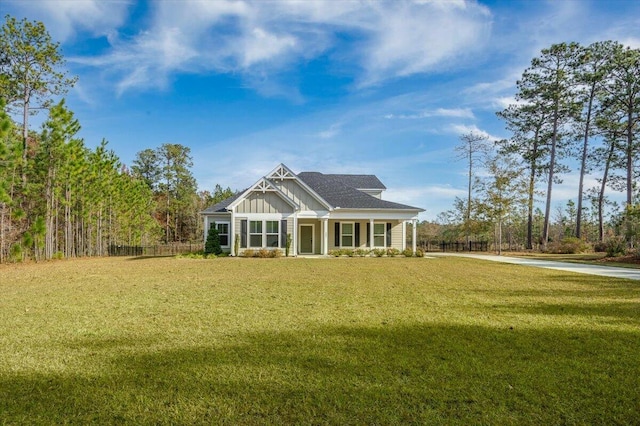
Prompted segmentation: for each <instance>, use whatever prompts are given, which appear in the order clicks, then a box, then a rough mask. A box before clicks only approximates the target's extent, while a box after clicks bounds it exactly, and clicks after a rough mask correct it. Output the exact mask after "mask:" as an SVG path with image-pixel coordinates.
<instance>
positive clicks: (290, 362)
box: [0, 258, 640, 425]
mask: <svg viewBox="0 0 640 426" xmlns="http://www.w3.org/2000/svg"><path fill="white" fill-rule="evenodd" d="M639 361H640V285H639V284H638V283H636V282H631V281H626V280H620V279H613V278H611V279H607V278H602V277H596V276H589V275H576V274H570V273H564V272H559V271H552V270H544V269H533V268H531V267H522V266H516V265H508V264H496V263H494V262H486V261H481V260H475V259H464V258H437V259H404V258H345V259H342V258H339V259H334V258H332V259H234V258H223V259H211V260H193V259H173V258H147V259H121V258H108V259H93V260H78V261H59V262H51V263H46V264H40V265H20V266H1V267H0V424H25V423H26V424H51V423H62V424H64V423H76V424H78V423H79V424H86V423H100V424H119V423H133V424H212V423H214V424H291V423H296V424H399V423H418V424H425V423H426V424H465V425H467V424H514V425H522V424H525V425H526V424H532V425H533V424H535V425H539V424H637V423H638V419H639V418H640V362H639Z"/></svg>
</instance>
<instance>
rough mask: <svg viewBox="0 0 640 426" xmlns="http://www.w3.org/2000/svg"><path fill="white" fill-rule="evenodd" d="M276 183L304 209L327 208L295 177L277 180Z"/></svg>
mask: <svg viewBox="0 0 640 426" xmlns="http://www.w3.org/2000/svg"><path fill="white" fill-rule="evenodd" d="M273 183H274V185H275V186H276V187H277V188H278V189H280V190H281V191H282V192H283V193H284V194H285V195H286V196H287V197H289V198H290V199H291V200H293V202H294V203H296V204H297V205H298V206H300V210H302V211H319V210H326V207H324V206H323V205H322V204H320V203H319V202H318V200H316V199H315V198H314V197H313V196H312V195H311V194H309V192H308V191H307V190H306V189H304V188H303V187H302V186H301V185H300V184H299V183H298V182H296V181H295V180H293V179H284V180H282V181H279V180H276V181H274V182H273Z"/></svg>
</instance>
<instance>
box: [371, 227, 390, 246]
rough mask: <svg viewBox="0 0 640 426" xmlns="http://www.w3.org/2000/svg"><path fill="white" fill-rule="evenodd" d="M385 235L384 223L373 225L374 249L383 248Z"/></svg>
mask: <svg viewBox="0 0 640 426" xmlns="http://www.w3.org/2000/svg"><path fill="white" fill-rule="evenodd" d="M386 235H387V229H386V225H385V224H384V223H374V224H373V246H374V247H385V246H386V244H385V238H386Z"/></svg>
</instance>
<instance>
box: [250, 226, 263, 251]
mask: <svg viewBox="0 0 640 426" xmlns="http://www.w3.org/2000/svg"><path fill="white" fill-rule="evenodd" d="M249 247H262V221H261V220H252V221H250V222H249Z"/></svg>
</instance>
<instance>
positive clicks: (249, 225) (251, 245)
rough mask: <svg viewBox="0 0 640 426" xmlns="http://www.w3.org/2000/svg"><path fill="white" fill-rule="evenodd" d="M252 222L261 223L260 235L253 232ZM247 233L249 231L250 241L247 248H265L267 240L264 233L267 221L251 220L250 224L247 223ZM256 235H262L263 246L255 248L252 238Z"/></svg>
mask: <svg viewBox="0 0 640 426" xmlns="http://www.w3.org/2000/svg"><path fill="white" fill-rule="evenodd" d="M251 222H259V223H260V233H257V232H251ZM247 228H248V229H247V231H248V237H249V238H248V240H249V241H247V247H248V248H264V246H265V243H266V241H265V238H264V233H265V229H264V228H265V221H264V220H251V219H249V221H248V223H247ZM254 235H260V237H261V241H262V242H261V244H260V245H259V246H254V245H253V244H252V242H251V237H252V236H254Z"/></svg>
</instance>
